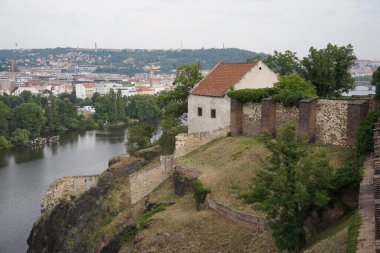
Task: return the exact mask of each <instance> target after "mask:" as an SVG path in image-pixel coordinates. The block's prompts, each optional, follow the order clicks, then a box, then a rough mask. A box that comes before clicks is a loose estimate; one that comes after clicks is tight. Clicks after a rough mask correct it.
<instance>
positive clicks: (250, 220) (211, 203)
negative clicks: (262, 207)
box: [205, 194, 266, 231]
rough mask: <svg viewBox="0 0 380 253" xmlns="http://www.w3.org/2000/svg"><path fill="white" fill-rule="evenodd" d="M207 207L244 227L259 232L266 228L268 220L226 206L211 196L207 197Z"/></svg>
mask: <svg viewBox="0 0 380 253" xmlns="http://www.w3.org/2000/svg"><path fill="white" fill-rule="evenodd" d="M205 205H206V206H207V207H209V208H211V209H213V210H215V211H217V212H218V213H220V214H221V215H223V216H224V217H226V218H227V219H230V220H233V221H234V222H236V223H239V224H241V225H243V226H247V227H249V228H252V229H254V230H257V231H262V230H263V229H264V227H265V223H266V220H265V219H264V218H261V217H257V216H253V215H249V214H246V213H243V212H241V211H239V210H236V209H234V208H232V207H229V206H226V205H224V204H222V203H220V202H218V201H215V200H213V199H212V197H211V194H208V195H207V197H206V200H205Z"/></svg>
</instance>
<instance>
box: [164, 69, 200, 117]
mask: <svg viewBox="0 0 380 253" xmlns="http://www.w3.org/2000/svg"><path fill="white" fill-rule="evenodd" d="M202 78H203V77H202V73H201V72H200V67H199V65H198V64H183V65H180V66H178V68H177V72H176V78H175V80H174V82H173V85H174V86H175V89H174V90H171V91H169V92H168V93H165V94H162V95H161V96H160V104H161V106H162V107H163V108H164V110H165V114H166V115H173V116H176V117H179V116H181V115H182V114H184V113H186V112H187V97H188V96H189V92H190V90H191V89H192V88H193V87H194V85H195V84H197V83H198V82H199V81H200V80H202Z"/></svg>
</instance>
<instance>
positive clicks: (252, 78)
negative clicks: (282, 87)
mask: <svg viewBox="0 0 380 253" xmlns="http://www.w3.org/2000/svg"><path fill="white" fill-rule="evenodd" d="M260 68H261V69H260ZM276 82H278V79H277V75H276V74H275V73H274V72H273V71H272V70H271V69H270V68H268V67H267V65H265V64H264V63H262V62H261V61H259V62H258V63H257V65H256V66H255V67H254V68H252V69H251V71H249V72H248V73H247V74H245V76H244V77H243V78H242V79H241V80H240V81H239V82H238V83H237V84H235V86H234V87H235V89H236V90H240V89H257V88H266V87H273V84H274V83H276Z"/></svg>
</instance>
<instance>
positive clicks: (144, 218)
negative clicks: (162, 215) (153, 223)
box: [139, 204, 166, 231]
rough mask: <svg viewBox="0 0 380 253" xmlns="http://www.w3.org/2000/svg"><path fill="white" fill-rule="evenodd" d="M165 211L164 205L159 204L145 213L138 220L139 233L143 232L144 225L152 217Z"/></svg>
mask: <svg viewBox="0 0 380 253" xmlns="http://www.w3.org/2000/svg"><path fill="white" fill-rule="evenodd" d="M165 209H166V205H164V204H159V205H158V206H157V207H155V208H153V209H151V210H150V211H148V212H145V213H144V215H143V216H142V217H141V218H140V219H139V231H141V230H144V228H145V226H146V223H147V222H148V221H149V219H150V218H152V217H153V215H155V214H156V213H159V212H162V211H164V210H165Z"/></svg>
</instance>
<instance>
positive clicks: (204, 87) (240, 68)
mask: <svg viewBox="0 0 380 253" xmlns="http://www.w3.org/2000/svg"><path fill="white" fill-rule="evenodd" d="M256 64H257V62H249V63H224V62H222V63H219V64H218V65H216V66H215V68H214V69H213V70H211V72H210V73H208V75H206V76H205V77H204V78H203V79H202V80H201V81H200V82H199V84H198V85H197V86H195V87H194V88H193V90H192V91H191V94H194V95H200V96H211V97H223V96H224V95H225V94H226V92H227V91H228V89H229V88H230V87H231V86H233V85H235V84H236V83H237V82H239V81H240V80H241V79H242V78H243V76H244V75H245V74H247V73H248V72H249V71H250V70H251V69H252V68H253V67H254V66H256Z"/></svg>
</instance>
